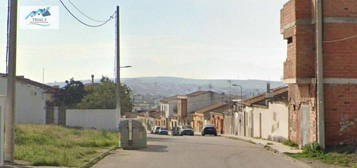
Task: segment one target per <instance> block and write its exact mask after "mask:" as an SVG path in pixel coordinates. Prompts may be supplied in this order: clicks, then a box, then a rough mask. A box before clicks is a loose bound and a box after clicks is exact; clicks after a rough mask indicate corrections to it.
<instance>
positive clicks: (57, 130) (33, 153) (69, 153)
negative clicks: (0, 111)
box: [15, 125, 119, 167]
mask: <svg viewBox="0 0 357 168" xmlns="http://www.w3.org/2000/svg"><path fill="white" fill-rule="evenodd" d="M118 141H119V140H118V134H117V133H114V132H107V131H98V130H79V129H71V128H65V127H61V126H55V125H17V126H16V137H15V149H16V152H15V159H17V160H24V161H28V162H31V164H32V165H33V166H66V167H78V166H80V165H82V164H83V163H85V162H88V161H89V160H91V159H92V158H94V157H96V156H98V155H99V154H100V152H99V151H100V150H103V148H110V147H114V146H117V144H118Z"/></svg>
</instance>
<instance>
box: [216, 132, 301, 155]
mask: <svg viewBox="0 0 357 168" xmlns="http://www.w3.org/2000/svg"><path fill="white" fill-rule="evenodd" d="M222 136H223V137H227V138H232V139H238V140H242V141H247V142H251V143H255V144H260V145H263V146H264V147H268V148H269V149H271V150H273V151H274V152H278V153H301V152H302V150H300V149H296V148H293V147H290V146H286V145H284V144H282V143H279V142H275V141H269V140H264V139H257V138H252V137H245V136H237V135H222Z"/></svg>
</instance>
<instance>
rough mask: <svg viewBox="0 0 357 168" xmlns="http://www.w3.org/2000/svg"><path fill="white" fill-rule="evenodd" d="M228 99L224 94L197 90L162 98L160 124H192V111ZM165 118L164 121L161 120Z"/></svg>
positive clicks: (166, 125) (170, 125)
mask: <svg viewBox="0 0 357 168" xmlns="http://www.w3.org/2000/svg"><path fill="white" fill-rule="evenodd" d="M225 101H228V99H227V98H226V96H225V95H224V94H220V93H216V92H213V91H197V92H193V93H190V94H187V95H178V96H172V97H167V98H164V99H162V100H161V101H160V112H161V113H162V118H160V119H159V120H160V122H158V123H160V124H161V126H165V127H167V128H172V127H175V126H178V125H193V117H194V112H196V111H197V110H199V109H202V108H205V107H207V106H210V105H213V104H217V103H222V102H225ZM163 120H165V121H163Z"/></svg>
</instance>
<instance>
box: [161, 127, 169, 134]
mask: <svg viewBox="0 0 357 168" xmlns="http://www.w3.org/2000/svg"><path fill="white" fill-rule="evenodd" d="M159 134H160V135H169V131H168V130H167V128H160V129H159Z"/></svg>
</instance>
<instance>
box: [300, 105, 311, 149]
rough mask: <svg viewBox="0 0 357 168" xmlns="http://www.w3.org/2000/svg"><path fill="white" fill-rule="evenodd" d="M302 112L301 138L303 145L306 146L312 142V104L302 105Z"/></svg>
mask: <svg viewBox="0 0 357 168" xmlns="http://www.w3.org/2000/svg"><path fill="white" fill-rule="evenodd" d="M300 114H301V139H302V145H303V146H305V145H307V144H309V143H310V106H309V105H306V104H304V105H302V106H301V109H300Z"/></svg>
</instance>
